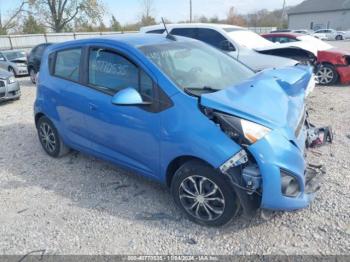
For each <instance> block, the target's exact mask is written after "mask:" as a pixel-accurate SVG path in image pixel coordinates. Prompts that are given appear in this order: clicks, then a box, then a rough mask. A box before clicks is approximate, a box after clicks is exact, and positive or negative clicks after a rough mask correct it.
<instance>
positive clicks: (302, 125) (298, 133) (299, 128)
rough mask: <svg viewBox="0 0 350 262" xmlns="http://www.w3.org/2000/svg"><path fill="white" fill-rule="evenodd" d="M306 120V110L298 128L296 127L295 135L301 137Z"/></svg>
mask: <svg viewBox="0 0 350 262" xmlns="http://www.w3.org/2000/svg"><path fill="white" fill-rule="evenodd" d="M305 120H306V112H304V114H303V117H302V118H301V119H300V121H299V123H298V125H297V128H296V129H295V137H299V135H300V132H301V130H302V129H303V127H304V124H305Z"/></svg>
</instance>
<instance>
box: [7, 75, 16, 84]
mask: <svg viewBox="0 0 350 262" xmlns="http://www.w3.org/2000/svg"><path fill="white" fill-rule="evenodd" d="M14 82H16V78H15V77H14V76H10V77H9V78H8V80H7V83H8V84H13V83H14Z"/></svg>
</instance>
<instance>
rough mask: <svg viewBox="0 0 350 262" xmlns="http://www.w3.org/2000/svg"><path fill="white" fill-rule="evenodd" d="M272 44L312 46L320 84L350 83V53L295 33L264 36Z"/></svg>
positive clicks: (311, 37)
mask: <svg viewBox="0 0 350 262" xmlns="http://www.w3.org/2000/svg"><path fill="white" fill-rule="evenodd" d="M262 36H263V37H265V38H266V39H268V40H269V41H272V42H275V43H276V42H278V43H282V44H283V43H298V44H299V45H300V44H304V45H310V46H312V47H313V48H315V50H316V51H317V53H316V54H317V61H316V71H315V74H316V78H317V81H318V82H319V84H322V85H331V84H335V83H337V82H338V81H339V82H340V83H341V84H346V83H349V82H350V52H348V51H345V50H342V49H339V48H335V47H333V46H332V45H330V44H328V43H325V42H324V41H322V40H320V39H317V38H315V37H313V36H309V35H302V34H295V33H275V34H263V35H262Z"/></svg>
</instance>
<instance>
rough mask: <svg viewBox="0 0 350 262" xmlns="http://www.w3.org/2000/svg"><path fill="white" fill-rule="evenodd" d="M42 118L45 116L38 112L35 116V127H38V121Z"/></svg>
mask: <svg viewBox="0 0 350 262" xmlns="http://www.w3.org/2000/svg"><path fill="white" fill-rule="evenodd" d="M43 116H46V115H45V114H44V113H42V112H38V113H36V114H35V117H34V121H35V126H36V127H37V126H38V122H39V119H40V118H42V117H43Z"/></svg>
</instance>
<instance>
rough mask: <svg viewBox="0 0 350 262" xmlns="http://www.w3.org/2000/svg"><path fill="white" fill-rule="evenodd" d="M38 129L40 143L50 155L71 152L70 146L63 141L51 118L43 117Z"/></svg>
mask: <svg viewBox="0 0 350 262" xmlns="http://www.w3.org/2000/svg"><path fill="white" fill-rule="evenodd" d="M37 130H38V136H39V140H40V143H41V145H42V147H43V149H44V150H45V152H46V153H47V154H48V155H49V156H51V157H61V156H63V155H65V154H67V153H68V152H69V148H68V147H67V146H66V145H65V144H64V143H63V141H62V139H61V137H60V136H59V135H58V132H57V129H56V128H55V126H54V124H53V123H52V122H51V120H50V119H48V118H47V117H45V116H43V117H41V118H40V119H39V121H38V124H37Z"/></svg>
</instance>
